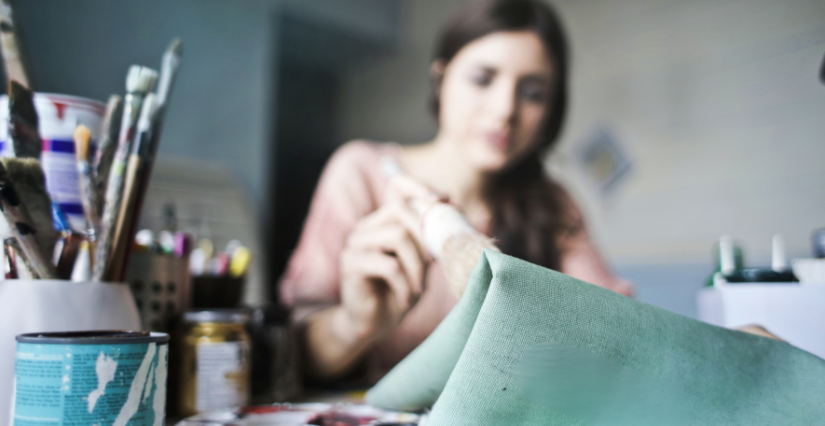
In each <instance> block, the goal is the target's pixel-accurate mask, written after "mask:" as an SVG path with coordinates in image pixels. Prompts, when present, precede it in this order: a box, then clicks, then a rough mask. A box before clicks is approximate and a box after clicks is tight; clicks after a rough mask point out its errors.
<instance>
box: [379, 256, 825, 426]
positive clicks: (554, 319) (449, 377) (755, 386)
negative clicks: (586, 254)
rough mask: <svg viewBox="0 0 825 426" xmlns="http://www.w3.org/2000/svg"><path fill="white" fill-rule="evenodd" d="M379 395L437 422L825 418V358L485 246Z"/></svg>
mask: <svg viewBox="0 0 825 426" xmlns="http://www.w3.org/2000/svg"><path fill="white" fill-rule="evenodd" d="M367 401H368V402H369V403H370V404H371V405H375V406H378V407H383V408H388V409H394V410H420V409H423V408H425V407H430V406H432V413H431V415H430V419H429V420H428V422H427V426H439V425H502V424H535V425H588V424H599V425H610V424H616V425H618V424H724V425H763V424H764V425H778V424H783V425H784V424H787V425H807V424H823V423H825V360H822V359H820V358H818V357H816V356H814V355H811V354H809V353H807V352H805V351H802V350H799V349H797V348H794V347H792V346H790V345H788V344H786V343H783V342H779V341H775V340H771V339H767V338H763V337H759V336H754V335H750V334H746V333H741V332H737V331H732V330H727V329H723V328H719V327H715V326H711V325H708V324H705V323H702V322H699V321H696V320H693V319H690V318H686V317H683V316H680V315H677V314H674V313H672V312H669V311H666V310H663V309H660V308H657V307H654V306H651V305H648V304H645V303H642V302H638V301H635V300H632V299H630V298H626V297H624V296H621V295H618V294H615V293H613V292H610V291H608V290H605V289H603V288H600V287H597V286H594V285H592V284H588V283H585V282H582V281H578V280H576V279H574V278H571V277H569V276H566V275H563V274H560V273H558V272H555V271H552V270H549V269H545V268H542V267H539V266H536V265H533V264H530V263H527V262H524V261H521V260H519V259H516V258H513V257H510V256H506V255H503V254H500V253H497V252H493V251H485V252H484V254H483V255H482V257H481V259H480V260H479V263H478V265H477V266H476V268H475V270H474V272H473V274H472V276H471V277H470V281H469V283H468V288H467V291H466V292H465V294H464V296H463V297H462V298H461V300H460V301H459V303H458V304H457V305H456V307H455V308H454V309H453V310H452V312H450V314H449V315H448V316H447V317H446V318H445V319H444V321H443V322H442V323H441V324H440V325H439V326H438V328H437V329H436V330H435V331H434V332H433V333H432V334H431V335H430V336H429V337H428V338H427V339H426V340H425V341H424V342H423V343H422V344H421V345H420V346H419V347H418V348H416V349H415V351H413V352H412V353H411V354H410V355H409V356H407V358H405V359H404V360H403V361H402V362H401V363H399V364H398V365H397V366H396V367H395V368H394V369H393V370H392V371H390V372H389V373H388V374H387V375H386V376H385V377H384V378H383V379H382V380H381V381H380V382H379V383H378V384H377V385H376V386H375V387H373V388H372V389H371V390H370V392H369V393H368V395H367ZM433 404H434V405H433Z"/></svg>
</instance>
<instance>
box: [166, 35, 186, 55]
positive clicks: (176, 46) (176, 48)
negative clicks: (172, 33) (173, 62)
mask: <svg viewBox="0 0 825 426" xmlns="http://www.w3.org/2000/svg"><path fill="white" fill-rule="evenodd" d="M166 51H167V52H169V53H171V54H173V55H175V56H181V55H183V43H181V41H180V39H179V38H177V37H175V38H174V39H173V40H172V42H171V43H169V47H167V48H166Z"/></svg>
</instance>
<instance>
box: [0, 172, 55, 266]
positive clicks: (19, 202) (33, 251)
mask: <svg viewBox="0 0 825 426" xmlns="http://www.w3.org/2000/svg"><path fill="white" fill-rule="evenodd" d="M40 175H41V176H42V171H41V172H40ZM21 195H22V194H20V193H18V191H17V189H16V188H15V184H14V183H13V182H12V179H11V176H10V173H9V171H8V170H7V169H6V166H5V165H4V164H3V162H0V207H2V212H3V216H4V217H5V218H6V221H7V222H8V223H9V227H10V228H11V230H12V233H13V235H14V237H15V239H16V240H17V243H18V244H19V245H20V249H21V250H22V252H23V254H24V255H25V260H26V261H27V262H28V265H30V266H31V268H32V269H33V270H34V271H35V273H36V274H37V275H38V276H39V278H42V279H49V278H56V277H57V273H56V271H55V269H54V266H52V264H51V262H49V257H48V256H44V251H43V249H42V248H41V247H40V246H39V244H38V241H37V234H38V232H40V231H42V229H38V228H37V227H36V226H35V224H34V221H33V220H32V217H31V215H30V214H29V210H28V209H27V208H26V203H25V202H24V201H23V198H22V197H21ZM49 220H50V221H51V215H49ZM48 230H49V231H52V232H54V231H53V230H52V229H48Z"/></svg>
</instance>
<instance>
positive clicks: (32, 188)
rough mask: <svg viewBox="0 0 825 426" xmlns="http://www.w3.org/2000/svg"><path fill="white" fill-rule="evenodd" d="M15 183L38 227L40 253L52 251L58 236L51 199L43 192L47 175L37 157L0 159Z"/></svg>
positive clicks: (21, 198)
mask: <svg viewBox="0 0 825 426" xmlns="http://www.w3.org/2000/svg"><path fill="white" fill-rule="evenodd" d="M0 162H2V163H3V166H5V168H6V171H7V173H8V175H9V180H10V181H11V182H12V183H13V184H14V187H15V189H16V191H17V194H18V195H19V197H20V200H21V202H22V203H23V204H24V205H25V206H26V210H27V211H28V212H29V214H30V216H31V218H32V221H33V222H32V224H33V225H34V227H35V229H37V235H36V237H35V238H36V239H37V245H38V246H39V247H40V251H41V253H45V254H51V253H52V250H53V249H54V244H55V241H56V240H57V231H55V229H54V228H55V227H54V219H53V216H52V202H51V198H50V197H49V193H48V192H46V176H45V175H44V174H43V169H42V168H41V167H40V161H38V160H36V159H34V158H12V157H7V158H3V159H0Z"/></svg>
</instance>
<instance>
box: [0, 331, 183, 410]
mask: <svg viewBox="0 0 825 426" xmlns="http://www.w3.org/2000/svg"><path fill="white" fill-rule="evenodd" d="M168 347H169V335H168V334H166V333H150V332H148V331H129V330H104V331H70V332H58V333H42V332H36V333H27V334H21V335H18V336H17V363H16V365H15V372H14V373H15V375H14V382H15V386H16V389H15V392H14V394H15V401H14V408H13V411H14V414H13V416H12V418H13V423H12V425H13V426H34V425H52V424H58V425H67V426H68V425H102V424H114V425H127V424H128V425H130V426H156V425H162V424H163V422H164V420H165V417H166V414H165V413H166V407H165V405H166V404H165V403H166V375H167V371H168V368H167V367H168V364H167V359H168V358H167V354H168Z"/></svg>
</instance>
